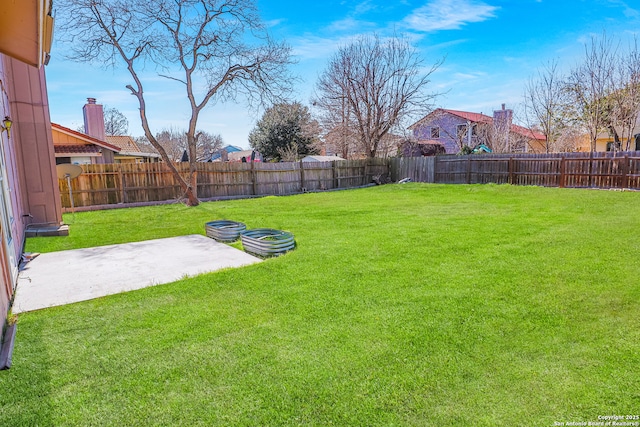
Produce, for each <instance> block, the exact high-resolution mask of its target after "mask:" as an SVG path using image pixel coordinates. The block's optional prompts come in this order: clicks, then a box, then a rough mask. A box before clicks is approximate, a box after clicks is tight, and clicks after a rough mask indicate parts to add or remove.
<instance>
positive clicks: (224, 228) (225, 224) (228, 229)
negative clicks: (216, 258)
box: [204, 220, 247, 242]
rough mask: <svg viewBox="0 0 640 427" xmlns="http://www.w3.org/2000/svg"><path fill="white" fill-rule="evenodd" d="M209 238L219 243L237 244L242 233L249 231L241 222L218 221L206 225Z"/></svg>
mask: <svg viewBox="0 0 640 427" xmlns="http://www.w3.org/2000/svg"><path fill="white" fill-rule="evenodd" d="M204 228H205V230H206V233H207V237H211V238H212V239H215V240H217V241H218V242H235V241H236V240H238V237H240V233H242V232H243V231H244V230H246V229H247V226H246V225H244V224H243V223H241V222H236V221H228V220H218V221H210V222H207V223H206V224H205V225H204Z"/></svg>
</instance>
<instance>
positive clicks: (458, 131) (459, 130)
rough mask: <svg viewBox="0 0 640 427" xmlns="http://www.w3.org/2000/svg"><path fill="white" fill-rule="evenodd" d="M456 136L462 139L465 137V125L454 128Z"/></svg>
mask: <svg viewBox="0 0 640 427" xmlns="http://www.w3.org/2000/svg"><path fill="white" fill-rule="evenodd" d="M456 135H457V136H458V138H462V137H464V136H466V135H467V125H458V126H457V127H456Z"/></svg>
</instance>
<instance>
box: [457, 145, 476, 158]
mask: <svg viewBox="0 0 640 427" xmlns="http://www.w3.org/2000/svg"><path fill="white" fill-rule="evenodd" d="M467 154H473V148H472V147H469V146H468V145H463V146H462V149H461V150H460V152H459V153H458V155H460V156H466V155H467Z"/></svg>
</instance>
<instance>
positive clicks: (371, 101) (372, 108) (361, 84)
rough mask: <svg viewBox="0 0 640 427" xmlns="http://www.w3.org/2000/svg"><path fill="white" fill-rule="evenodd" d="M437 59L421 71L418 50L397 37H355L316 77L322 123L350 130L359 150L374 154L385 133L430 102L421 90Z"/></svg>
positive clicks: (425, 84)
mask: <svg viewBox="0 0 640 427" xmlns="http://www.w3.org/2000/svg"><path fill="white" fill-rule="evenodd" d="M440 63H441V62H438V63H436V64H434V65H433V66H431V68H427V69H426V71H425V67H424V62H423V60H422V59H421V58H420V57H419V55H418V52H417V51H416V50H415V49H414V48H413V47H411V45H410V44H409V43H408V42H407V41H406V40H404V39H402V38H399V37H392V38H389V39H385V40H382V39H380V38H379V37H377V36H374V37H371V36H363V37H360V38H358V39H356V40H355V41H354V42H353V43H351V44H349V45H348V46H346V47H343V48H341V49H339V50H338V52H337V54H336V55H335V56H334V57H333V59H332V60H331V61H330V62H329V66H328V67H327V69H326V70H325V71H324V72H323V73H322V75H321V76H320V78H319V80H318V83H317V86H316V87H317V99H316V100H315V102H314V104H315V105H316V106H317V107H319V108H320V110H321V111H322V112H323V113H322V115H323V118H322V122H323V126H324V127H325V129H326V130H327V131H331V130H334V129H338V130H337V134H338V135H340V134H344V133H345V132H346V130H345V129H352V130H353V131H354V132H355V134H356V135H357V142H358V144H359V148H360V150H362V151H363V152H364V153H365V154H366V156H367V157H375V156H376V152H377V150H378V145H379V144H380V141H381V140H382V138H383V137H384V136H385V135H387V134H388V133H389V132H391V131H392V130H393V129H394V128H396V127H399V126H400V125H401V122H402V121H403V119H405V118H406V116H409V115H412V114H413V113H416V112H420V113H423V112H424V111H425V110H426V109H428V108H429V107H430V104H431V101H432V100H433V98H434V97H435V94H433V93H429V92H427V91H426V89H427V85H428V83H429V76H430V75H431V73H433V72H434V71H435V70H436V69H437V67H438V66H439V65H440Z"/></svg>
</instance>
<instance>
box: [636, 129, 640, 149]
mask: <svg viewBox="0 0 640 427" xmlns="http://www.w3.org/2000/svg"><path fill="white" fill-rule="evenodd" d="M636 151H640V133H639V134H637V135H636Z"/></svg>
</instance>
